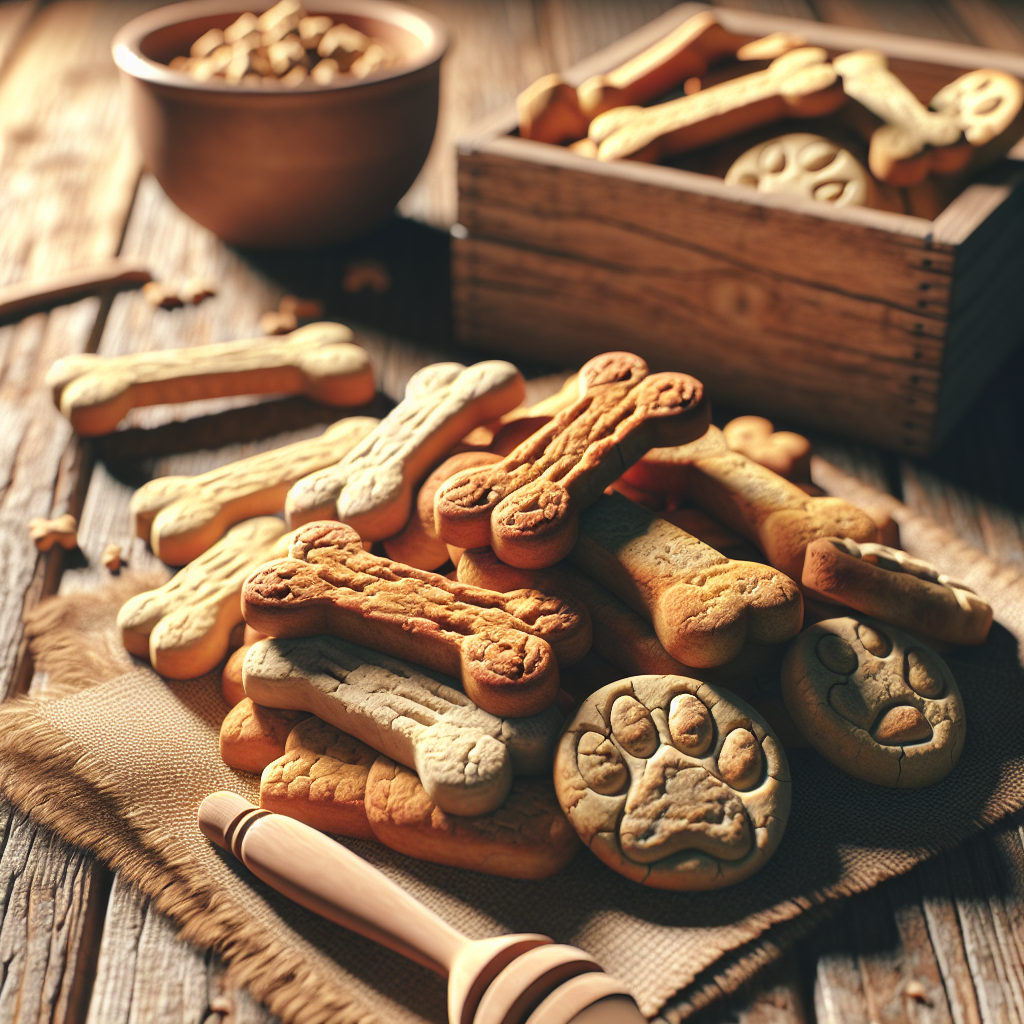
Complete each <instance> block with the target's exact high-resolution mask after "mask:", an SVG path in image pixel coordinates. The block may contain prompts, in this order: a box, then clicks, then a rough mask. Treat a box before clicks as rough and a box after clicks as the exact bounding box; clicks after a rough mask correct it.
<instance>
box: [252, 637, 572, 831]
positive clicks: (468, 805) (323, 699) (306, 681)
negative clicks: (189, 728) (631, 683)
mask: <svg viewBox="0 0 1024 1024" xmlns="http://www.w3.org/2000/svg"><path fill="white" fill-rule="evenodd" d="M243 678H244V683H245V692H246V696H248V697H249V698H251V699H252V700H254V701H255V702H256V703H257V704H260V705H262V706H265V707H270V708H287V709H290V710H294V711H309V712H312V713H313V714H315V715H316V716H317V717H318V718H321V719H323V720H324V721H326V722H329V723H330V724H331V725H334V726H336V727H337V728H339V729H341V730H343V731H344V732H346V733H349V734H350V735H352V736H355V737H356V738H357V739H360V740H362V741H363V742H364V743H368V744H369V745H370V746H372V747H374V748H375V749H377V750H379V751H381V752H382V753H384V754H386V755H387V756H388V757H390V758H392V759H393V760H395V761H398V762H399V763H401V764H404V765H406V766H408V767H409V768H413V769H415V771H416V772H417V774H418V775H419V778H420V780H421V782H422V783H423V787H424V789H425V790H426V791H427V793H428V794H429V795H430V797H431V799H433V800H435V801H436V802H437V805H438V806H439V807H440V808H441V809H442V810H444V811H447V812H449V813H451V814H464V815H473V814H485V813H487V812H489V811H493V810H494V809H495V808H497V807H498V806H500V805H501V803H502V802H503V801H504V799H505V797H506V796H508V792H509V789H510V788H511V785H512V776H513V774H518V775H539V774H545V773H546V772H547V770H548V768H549V766H550V763H551V753H552V750H553V747H554V742H555V737H556V736H557V735H558V732H559V731H560V729H561V724H562V722H561V715H560V714H559V713H558V711H556V710H555V709H554V708H548V709H547V710H546V711H544V712H542V713H541V714H539V715H536V716H534V717H532V718H515V719H504V720H503V719H500V718H496V717H495V716H494V715H489V714H488V713H487V712H486V711H482V710H481V709H480V708H478V707H477V706H476V705H475V704H473V702H472V701H471V700H470V699H469V698H468V697H467V696H466V695H465V694H464V693H460V692H459V691H458V690H454V689H452V688H451V687H450V686H446V685H444V684H443V683H439V682H437V681H436V680H434V679H431V678H429V677H428V676H426V675H424V674H423V673H422V672H418V671H416V670H415V669H413V668H412V667H411V666H409V665H407V664H405V663H403V662H401V661H398V660H396V659H394V658H389V657H387V656H386V655H383V654H380V653H378V652H377V651H371V650H368V649H366V648H364V647H359V646H357V645H355V644H350V643H347V642H346V641H344V640H340V639H338V638H337V637H333V636H327V635H320V636H312V637H301V638H296V639H290V640H283V639H277V640H263V641H260V643H257V644H254V645H253V646H252V648H250V650H249V653H248V654H247V655H246V658H245V667H244V669H243Z"/></svg>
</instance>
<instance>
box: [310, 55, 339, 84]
mask: <svg viewBox="0 0 1024 1024" xmlns="http://www.w3.org/2000/svg"><path fill="white" fill-rule="evenodd" d="M309 77H310V78H312V79H313V81H314V82H316V84H317V85H330V84H331V82H334V81H336V80H337V79H339V78H340V77H341V68H340V67H339V66H338V62H337V61H336V60H335V59H334V58H333V57H325V58H324V59H323V60H318V61H317V62H316V64H314V65H313V70H312V71H310V73H309Z"/></svg>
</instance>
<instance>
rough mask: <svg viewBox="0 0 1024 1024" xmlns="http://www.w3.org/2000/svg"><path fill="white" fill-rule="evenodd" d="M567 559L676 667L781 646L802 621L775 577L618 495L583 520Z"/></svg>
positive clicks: (799, 606)
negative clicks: (644, 626)
mask: <svg viewBox="0 0 1024 1024" xmlns="http://www.w3.org/2000/svg"><path fill="white" fill-rule="evenodd" d="M570 558H571V560H572V562H573V564H574V565H576V566H577V568H579V569H582V570H583V572H585V573H586V574H587V575H588V576H592V577H594V579H596V580H598V582H600V583H602V584H604V585H605V586H606V587H607V588H608V589H609V590H611V591H612V592H613V593H615V594H616V595H617V596H618V597H620V598H621V599H622V600H623V601H625V602H626V604H628V605H629V606H630V607H631V608H632V609H633V610H634V611H635V612H637V613H638V614H640V615H642V616H644V618H646V619H649V620H650V621H651V622H652V623H653V625H654V631H655V633H657V635H658V639H659V640H660V641H661V643H662V646H663V647H664V648H665V650H666V651H668V653H669V654H670V655H672V657H673V658H676V659H677V660H678V661H680V662H681V663H682V664H684V665H693V666H696V667H698V668H710V667H712V666H715V665H724V664H725V663H726V662H728V661H731V660H732V659H733V658H735V657H736V656H737V655H738V654H739V653H740V651H741V650H742V649H743V646H744V644H746V643H747V642H748V641H752V642H754V643H760V644H775V643H781V642H783V641H785V640H789V639H790V638H791V637H794V636H796V635H797V633H799V632H800V626H801V624H802V622H803V600H802V598H801V596H800V591H799V589H798V588H797V585H796V584H795V583H794V582H793V581H792V580H791V579H789V578H788V577H787V576H785V575H784V574H783V573H781V572H779V571H778V570H777V569H773V568H771V567H770V566H767V565H762V564H761V563H758V562H734V561H732V559H729V558H726V557H725V555H723V554H720V553H719V552H718V551H715V550H714V548H710V547H708V546H707V545H706V544H703V543H701V541H699V540H697V538H696V537H693V536H691V535H690V534H688V533H687V532H686V531H685V530H681V529H680V528H679V527H678V526H673V525H672V524H671V523H668V522H666V521H665V520H664V519H659V518H658V517H657V516H656V515H655V514H654V513H653V512H649V511H648V510H647V509H644V508H641V507H640V506H639V505H636V504H634V503H633V502H631V501H627V500H626V499H625V498H623V497H622V496H621V495H605V496H603V497H602V498H600V499H599V500H598V501H597V502H596V503H595V504H594V505H593V506H592V507H591V508H590V509H588V511H587V512H585V513H584V514H583V517H582V519H581V521H580V535H579V541H578V542H577V544H576V547H575V548H574V549H573V552H572V554H571V556H570Z"/></svg>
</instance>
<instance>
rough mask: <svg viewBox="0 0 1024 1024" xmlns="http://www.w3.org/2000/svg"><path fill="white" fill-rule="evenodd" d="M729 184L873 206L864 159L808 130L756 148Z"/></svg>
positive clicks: (736, 166) (741, 160) (744, 157)
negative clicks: (862, 162) (862, 164)
mask: <svg viewBox="0 0 1024 1024" xmlns="http://www.w3.org/2000/svg"><path fill="white" fill-rule="evenodd" d="M725 183H726V184H727V185H744V186H746V187H748V188H754V189H757V191H758V192H784V193H786V194H787V195H794V196H803V197H804V198H805V199H815V200H817V201H818V202H822V203H831V204H832V205H833V206H872V205H874V204H873V203H872V196H873V192H874V187H873V182H872V180H871V175H870V174H868V172H867V170H866V169H865V168H864V167H862V166H861V164H860V161H859V160H857V158H856V157H855V156H854V155H853V154H852V153H851V152H850V151H849V150H847V149H843V148H842V147H841V146H839V145H837V144H836V143H834V142H832V141H831V140H830V139H826V138H823V137H822V136H821V135H810V134H808V133H806V132H794V133H792V134H789V135H780V136H779V137H778V138H777V139H769V140H768V141H767V142H761V143H758V145H756V146H752V147H751V148H750V149H748V150H747V151H746V152H745V153H744V154H742V156H740V157H738V158H737V159H736V161H735V162H734V163H733V165H732V166H731V167H730V168H729V170H728V171H727V172H726V175H725ZM743 418H744V419H747V418H748V417H743ZM751 418H753V417H751ZM758 418H759V417H758ZM794 436H799V435H794Z"/></svg>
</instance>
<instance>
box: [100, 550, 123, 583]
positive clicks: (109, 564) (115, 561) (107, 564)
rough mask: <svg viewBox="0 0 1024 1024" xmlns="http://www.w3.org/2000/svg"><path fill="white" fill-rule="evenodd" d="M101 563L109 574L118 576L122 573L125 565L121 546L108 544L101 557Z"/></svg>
mask: <svg viewBox="0 0 1024 1024" xmlns="http://www.w3.org/2000/svg"><path fill="white" fill-rule="evenodd" d="M100 561H101V562H102V563H103V568H104V569H106V570H107V572H109V573H112V574H113V575H115V576H116V575H117V574H118V573H119V572H120V571H121V566H122V565H123V564H124V562H123V560H122V558H121V545H120V544H115V543H113V542H111V543H110V544H107V545H106V547H104V549H103V554H102V555H101V556H100Z"/></svg>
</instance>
